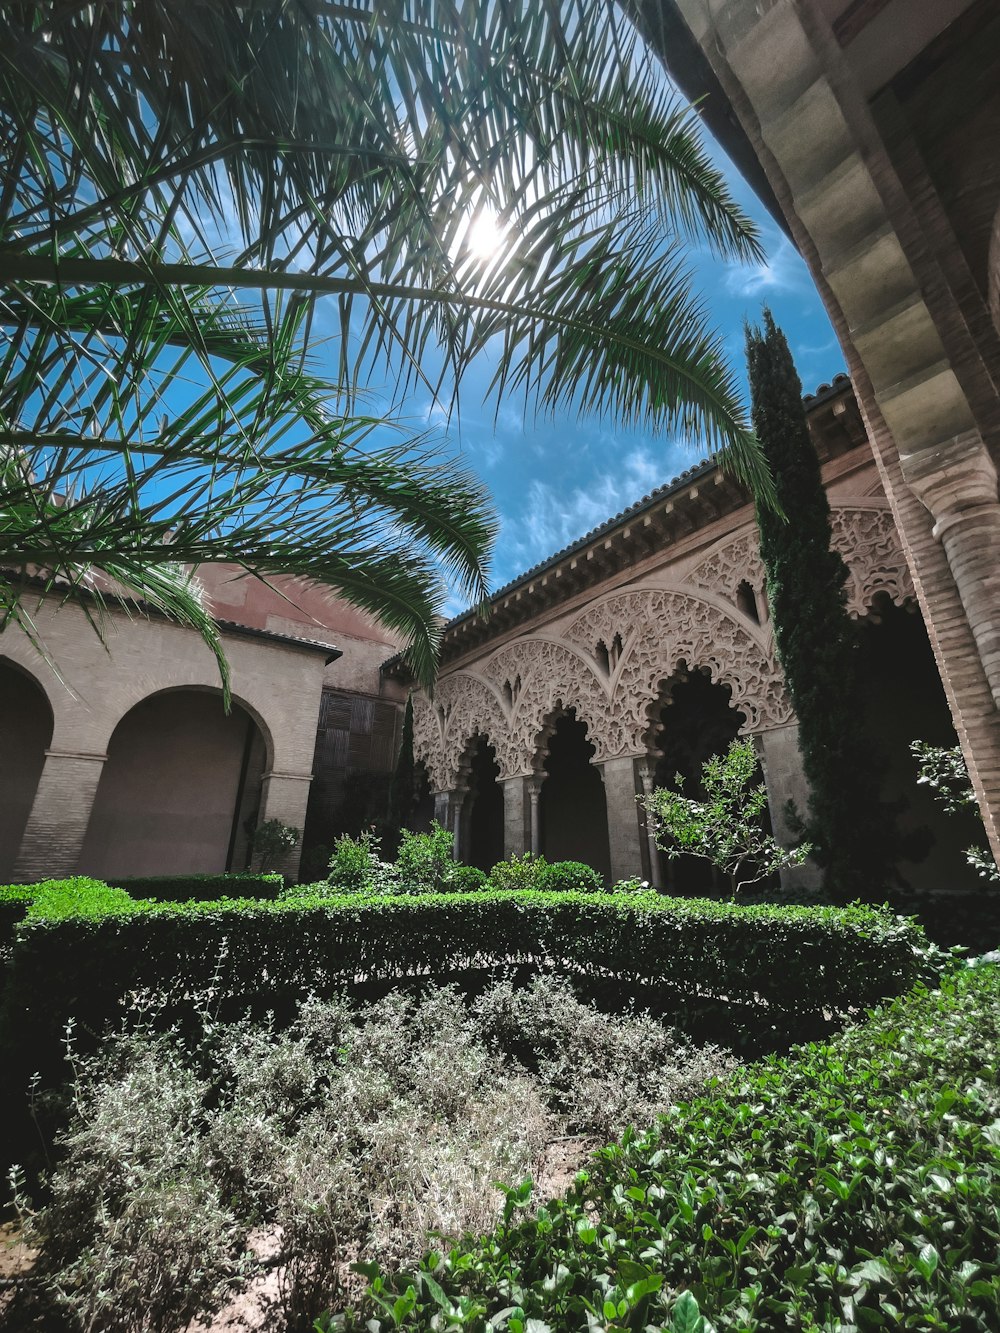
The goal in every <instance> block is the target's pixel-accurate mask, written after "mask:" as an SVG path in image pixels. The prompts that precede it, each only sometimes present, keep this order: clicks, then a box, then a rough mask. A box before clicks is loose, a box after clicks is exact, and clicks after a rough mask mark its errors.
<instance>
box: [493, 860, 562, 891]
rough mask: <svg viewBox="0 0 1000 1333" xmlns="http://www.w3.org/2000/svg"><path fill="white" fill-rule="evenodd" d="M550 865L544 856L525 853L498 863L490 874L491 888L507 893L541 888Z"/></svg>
mask: <svg viewBox="0 0 1000 1333" xmlns="http://www.w3.org/2000/svg"><path fill="white" fill-rule="evenodd" d="M547 865H548V862H547V861H546V859H545V857H544V856H536V855H535V853H534V852H524V853H523V854H522V855H521V856H516V855H511V856H508V857H507V858H506V860H504V861H498V862H497V863H496V865H495V866H494V867H493V869H492V870H491V871H490V874H489V883H490V887H491V888H493V889H500V890H502V891H505V892H512V891H514V890H530V889H538V888H540V887H541V877H542V872H543V871H544V870H545V867H546V866H547Z"/></svg>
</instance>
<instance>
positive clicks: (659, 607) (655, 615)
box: [567, 588, 792, 754]
mask: <svg viewBox="0 0 1000 1333" xmlns="http://www.w3.org/2000/svg"><path fill="white" fill-rule="evenodd" d="M622 626H627V627H628V629H629V633H628V638H627V639H626V642H625V646H624V651H623V653H622V659H621V661H620V663H619V665H618V669H617V671H616V672H615V675H614V677H613V678H612V681H611V686H612V700H611V705H610V712H611V714H612V715H613V717H614V728H615V741H616V745H619V746H620V748H616V749H615V750H614V751H613V753H619V754H620V753H630V754H635V753H637V752H638V751H641V750H643V749H644V748H646V746H647V745H648V743H649V739H650V737H649V732H650V728H651V724H652V720H653V716H654V714H655V712H656V711H657V710H656V705H657V701H658V699H659V695H660V687H661V684H662V682H663V681H664V680H666V679H668V678H669V677H670V676H672V675H673V674H674V672H675V671H676V669H677V665H678V663H679V662H682V661H683V662H685V663H686V664H687V666H688V668H689V669H694V668H695V667H707V668H708V670H709V671H710V672H711V674H712V678H713V679H714V680H717V681H720V682H721V683H723V684H725V685H728V686H729V687H730V689H731V691H732V704H733V707H734V708H736V709H738V710H739V711H740V712H741V713H743V714H744V715H745V717H746V721H745V723H744V725H743V727H742V729H741V730H742V731H743V732H752V731H766V730H768V729H769V728H771V727H777V726H781V725H782V724H783V723H785V722H788V721H789V720H790V718H791V715H792V711H791V704H790V703H789V700H788V696H787V694H786V692H785V685H784V680H783V678H782V675H781V670H780V668H779V667H778V665H777V663H776V662H775V661H774V660H773V659H772V657H771V656H770V654H769V653H768V651H767V650H766V649H765V648H764V647H763V646H762V645H761V643H760V642H759V641H758V640H757V639H756V638H754V637H753V636H752V635H751V634H749V633H748V632H747V630H746V629H744V628H743V626H742V625H740V624H738V623H737V622H736V621H735V620H734V619H732V618H731V617H730V616H728V615H727V614H726V613H725V612H724V611H722V610H721V609H720V608H719V607H716V606H714V605H712V603H710V602H706V601H703V600H702V599H701V598H699V597H694V596H691V595H690V594H688V593H684V592H676V591H671V590H669V589H662V588H644V589H637V590H635V591H631V592H621V593H616V594H615V595H614V596H613V597H609V598H607V599H606V600H605V601H603V602H599V603H598V604H597V605H596V606H592V607H590V608H589V609H588V610H587V611H585V612H584V613H583V615H582V616H579V617H578V618H577V619H576V620H575V621H573V623H572V625H571V626H570V628H569V630H568V632H567V638H568V639H570V641H571V642H573V643H577V644H580V645H581V646H585V645H587V644H596V643H597V642H599V641H600V640H601V639H602V638H603V639H604V640H605V642H606V641H607V635H608V634H613V633H614V632H615V630H616V629H617V628H619V627H622Z"/></svg>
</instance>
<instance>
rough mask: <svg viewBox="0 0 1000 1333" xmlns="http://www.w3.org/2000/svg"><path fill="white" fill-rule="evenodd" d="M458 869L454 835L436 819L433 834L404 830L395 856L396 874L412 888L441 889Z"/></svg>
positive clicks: (432, 828)
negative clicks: (456, 866) (456, 868)
mask: <svg viewBox="0 0 1000 1333" xmlns="http://www.w3.org/2000/svg"><path fill="white" fill-rule="evenodd" d="M454 868H455V838H454V835H453V834H451V833H449V832H448V830H447V829H444V828H442V827H441V825H440V824H439V823H438V822H437V820H436V819H435V820H434V821H433V822H432V823H431V831H430V833H413V832H412V831H411V830H410V829H403V832H402V834H401V836H400V840H399V852H398V853H397V855H396V873H397V874H398V875H399V878H400V881H401V882H402V883H403V884H405V885H407V886H408V887H410V889H411V891H412V889H413V888H417V889H423V890H424V891H426V890H436V891H437V890H441V889H444V888H445V886H446V885H447V883H448V881H449V879H450V877H451V874H452V872H453V870H454Z"/></svg>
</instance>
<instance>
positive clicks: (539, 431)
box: [403, 141, 844, 615]
mask: <svg viewBox="0 0 1000 1333" xmlns="http://www.w3.org/2000/svg"><path fill="white" fill-rule="evenodd" d="M709 146H711V141H709ZM713 156H714V157H715V158H716V159H717V161H718V162H719V163H720V165H722V166H723V168H724V170H725V173H726V176H727V179H728V180H729V182H730V185H731V188H732V189H733V192H734V194H735V195H736V197H737V199H738V201H739V202H740V203H741V204H742V205H743V207H744V208H745V209H746V211H747V212H748V213H749V214H750V215H751V217H753V219H754V220H755V221H756V222H757V223H758V225H759V226H760V228H761V233H762V238H763V242H764V246H765V249H766V252H767V257H766V261H765V262H764V263H762V264H758V265H750V266H747V265H737V264H726V263H722V262H720V261H718V260H716V259H714V258H713V257H712V256H710V255H708V254H700V253H696V254H693V255H692V257H691V261H692V266H693V267H694V269H695V271H696V274H697V283H698V285H699V286H700V290H701V292H702V295H703V298H704V301H705V304H706V306H707V308H708V311H709V313H710V317H711V319H712V322H713V323H714V325H715V326H716V328H718V329H719V331H720V332H721V333H722V334H723V337H724V340H725V346H726V351H727V355H728V357H729V359H730V363H731V365H732V366H733V368H734V369H735V370H736V372H737V373H738V374H739V376H740V379H741V382H742V383H743V384H744V386H745V383H746V376H745V370H744V360H743V322H744V320H745V319H750V320H751V321H755V320H758V319H759V317H760V311H761V306H762V305H763V304H765V303H766V304H767V305H769V306H770V308H771V310H772V311H773V313H774V317H775V319H776V320H777V322H778V323H779V325H781V327H782V328H783V329H784V331H785V334H786V336H787V337H788V340H789V344H790V346H791V348H792V352H793V354H794V356H795V361H796V365H797V367H798V370H799V374H800V376H801V378H802V383H803V388H804V390H805V392H806V393H810V392H812V391H813V390H814V389H815V388H816V387H817V386H818V385H819V384H821V383H824V382H828V381H829V380H830V379H831V378H832V377H833V376H834V375H836V374H837V373H838V372H840V371H842V370H843V369H844V361H843V356H842V354H841V351H840V347H839V345H838V343H837V340H836V337H835V336H834V333H833V329H832V328H831V326H830V322H829V320H828V319H827V317H826V313H825V311H824V310H823V306H822V303H821V301H820V299H819V296H818V294H817V292H816V289H815V287H814V286H813V283H812V279H811V278H810V276H809V272H808V270H807V268H806V266H805V264H804V263H803V262H802V260H801V259H800V257H799V255H798V253H797V252H796V250H795V249H794V247H793V246H792V244H791V242H790V241H789V240H788V239H787V237H786V236H785V235H784V233H783V232H782V231H781V230H780V228H779V227H778V226H777V224H776V223H775V222H774V221H773V220H772V218H771V217H770V216H769V214H768V213H767V211H766V210H765V209H764V207H763V206H762V205H761V203H760V202H759V201H758V200H757V198H756V196H755V195H754V194H753V192H752V191H751V190H750V189H749V187H748V186H747V185H746V184H745V183H744V182H743V180H742V178H741V177H740V176H739V175H738V173H737V172H736V170H735V168H733V167H732V166H731V165H730V164H729V162H728V159H726V158H725V157H724V155H723V154H722V152H721V150H719V149H718V148H717V147H713ZM488 380H489V374H488V367H485V366H484V368H483V371H482V373H481V374H479V373H478V372H477V371H476V370H473V372H472V373H470V375H469V377H468V379H467V380H466V381H465V383H464V385H463V389H462V395H461V418H460V420H457V421H456V420H452V421H451V423H447V422H446V421H445V420H444V413H443V411H442V410H441V409H438V408H436V407H434V406H433V405H432V404H431V403H430V401H429V400H426V399H425V400H424V401H423V402H421V401H420V399H419V396H418V397H416V398H414V399H412V400H411V401H410V402H409V403H408V404H406V405H405V406H404V409H403V415H404V416H408V417H409V418H410V419H411V420H412V419H413V418H414V416H415V415H416V416H417V417H418V418H420V417H422V418H424V419H425V420H426V421H427V422H428V424H429V425H431V426H433V425H435V424H439V425H440V426H441V428H442V430H443V431H444V432H445V437H446V438H447V440H448V441H449V442H450V444H451V447H452V448H453V449H454V451H455V452H456V453H457V454H458V455H459V456H460V457H461V459H462V461H463V462H464V463H465V464H466V465H467V466H468V467H470V468H471V469H472V470H473V471H475V472H476V473H477V474H478V475H479V476H480V477H481V478H482V479H483V481H485V483H486V484H487V486H488V487H489V489H490V491H491V492H492V494H493V499H494V503H495V505H496V508H497V511H498V513H499V516H500V524H501V526H500V535H499V538H498V540H497V546H496V555H495V559H494V562H493V567H492V571H491V574H492V577H491V586H492V587H493V588H497V587H500V586H502V585H503V584H504V583H507V582H509V581H510V580H511V579H513V578H516V577H517V575H518V574H521V573H523V572H524V571H525V570H527V569H529V568H531V566H532V565H535V564H537V563H538V562H539V561H540V560H544V559H545V558H546V557H547V556H549V555H552V554H553V553H554V552H555V551H557V550H559V549H560V548H561V547H563V546H566V545H568V544H569V543H570V542H573V541H575V540H576V539H577V538H579V537H582V536H583V535H584V534H585V533H586V532H588V531H589V530H590V529H591V528H593V527H596V526H597V525H598V524H600V523H602V522H604V521H605V519H607V518H610V517H611V516H612V515H613V514H616V513H618V512H619V511H620V510H622V509H624V508H626V507H627V506H628V505H630V504H633V503H635V501H636V500H639V499H641V498H642V496H643V495H645V494H646V493H647V492H648V491H650V490H651V489H652V488H653V487H655V486H659V485H662V484H663V483H664V482H666V481H669V480H671V478H673V477H675V476H676V475H677V474H678V473H679V472H682V471H683V470H684V469H685V468H687V467H690V466H691V465H692V464H693V463H695V462H697V461H698V459H699V458H700V457H701V456H702V455H701V454H700V453H699V452H698V451H697V450H695V451H692V450H691V449H690V448H689V447H687V446H686V445H683V444H680V443H678V442H677V441H675V440H673V439H672V438H670V437H669V436H654V435H653V434H651V433H644V432H643V431H641V430H621V429H616V428H614V427H613V426H611V425H609V424H608V423H607V422H602V421H598V420H596V419H595V418H587V417H582V418H580V417H575V416H571V415H569V414H566V415H559V416H556V417H554V418H553V417H550V418H532V417H530V416H529V417H528V418H527V419H526V418H525V417H524V414H523V411H522V405H521V402H520V401H518V402H516V403H514V402H511V403H501V405H500V409H499V414H498V415H497V416H496V420H494V413H495V404H493V403H490V404H486V405H484V404H483V403H482V401H481V396H482V392H483V389H484V388H485V386H486V384H487V383H488ZM446 609H447V612H448V614H449V615H455V614H457V613H458V612H460V611H462V610H464V609H465V607H464V604H463V602H462V601H461V599H460V598H455V597H452V598H450V599H449V603H448V606H447V608H446Z"/></svg>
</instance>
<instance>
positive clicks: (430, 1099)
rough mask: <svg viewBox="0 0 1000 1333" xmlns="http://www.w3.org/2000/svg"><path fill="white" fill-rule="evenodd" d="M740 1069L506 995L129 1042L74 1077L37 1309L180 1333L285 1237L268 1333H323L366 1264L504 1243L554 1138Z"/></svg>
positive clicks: (552, 997)
mask: <svg viewBox="0 0 1000 1333" xmlns="http://www.w3.org/2000/svg"><path fill="white" fill-rule="evenodd" d="M512 1002H514V1003H516V1004H517V1005H518V1006H519V1008H518V1015H519V1017H521V1018H522V1019H523V1024H522V1025H521V1026H518V1025H512V1024H511V1023H510V1021H509V1015H510V1008H511V1003H512ZM567 1043H568V1044H569V1045H571V1047H572V1055H573V1059H572V1060H571V1061H568V1060H566V1059H565V1058H561V1057H560V1047H562V1046H564V1045H566V1044H567ZM522 1054H525V1055H526V1056H527V1063H526V1065H522V1063H521V1056H522ZM733 1069H734V1061H733V1060H732V1059H731V1057H728V1056H727V1055H725V1054H724V1053H722V1052H719V1051H715V1050H704V1051H699V1050H695V1049H692V1048H691V1047H690V1046H689V1045H688V1043H686V1042H685V1041H683V1040H682V1039H679V1038H677V1037H676V1035H675V1034H674V1033H672V1032H671V1031H670V1030H669V1029H668V1028H665V1027H663V1025H662V1024H660V1023H657V1022H654V1021H653V1020H651V1019H649V1018H648V1017H646V1016H644V1015H634V1014H630V1013H629V1014H621V1015H608V1014H602V1013H599V1012H597V1011H596V1010H595V1009H594V1008H593V1007H592V1006H590V1005H588V1004H585V1003H582V1002H581V1001H580V1000H579V999H577V998H576V996H575V995H574V994H573V992H572V990H571V989H570V987H569V986H568V985H567V984H566V983H565V982H560V981H558V980H555V979H552V978H539V979H538V980H537V981H536V982H535V983H534V984H533V985H532V987H531V988H530V990H529V991H519V990H516V989H514V988H513V987H511V985H510V984H509V983H505V984H501V985H499V986H495V987H493V988H491V989H489V990H487V991H486V992H485V993H484V994H483V995H482V996H481V997H480V999H479V1001H478V1002H477V1004H476V1005H475V1006H474V1007H473V1008H472V1009H471V1010H470V1009H468V1008H467V1007H466V1006H465V1004H464V1003H463V1001H462V999H461V997H460V996H459V995H458V993H457V992H456V991H453V990H439V989H435V988H430V989H429V990H427V991H425V993H424V994H423V995H422V996H421V998H420V999H419V1001H417V1002H414V1001H413V1000H410V999H408V998H406V997H405V996H404V995H401V994H399V993H395V994H391V995H389V996H387V997H386V998H385V999H383V1000H381V1001H378V1002H377V1003H374V1004H368V1005H364V1006H361V1007H358V1008H353V1007H352V1006H350V1005H349V1004H348V1003H347V1002H346V1001H344V1000H343V999H341V998H334V999H332V1000H330V1001H328V1002H326V1003H320V1002H317V1001H310V1002H308V1003H306V1004H304V1005H303V1006H302V1007H301V1008H300V1009H299V1011H298V1012H297V1014H296V1015H295V1016H294V1020H293V1022H292V1023H291V1024H290V1026H289V1027H287V1028H285V1029H283V1030H281V1031H277V1030H275V1028H274V1027H273V1026H270V1025H264V1026H255V1025H253V1024H251V1023H249V1022H247V1021H241V1022H238V1023H234V1024H220V1023H218V1022H217V1021H215V1020H214V1019H212V1018H210V1017H209V1015H208V1013H207V1012H202V1014H201V1016H200V1021H199V1022H197V1023H196V1024H195V1026H194V1030H193V1032H192V1034H191V1038H190V1039H189V1040H188V1041H187V1042H184V1041H182V1040H181V1039H179V1037H178V1036H177V1034H176V1033H175V1032H170V1033H168V1034H160V1035H156V1034H155V1033H154V1032H153V1031H152V1030H151V1029H150V1028H149V1027H147V1026H146V1025H145V1024H144V1025H142V1026H140V1028H139V1030H138V1031H135V1032H130V1031H128V1030H125V1031H124V1032H122V1033H118V1034H115V1035H113V1036H111V1037H110V1038H109V1039H108V1040H107V1042H106V1043H105V1045H104V1046H103V1048H102V1049H101V1050H100V1051H99V1052H98V1053H97V1054H95V1055H93V1056H84V1057H81V1056H80V1054H79V1052H75V1053H74V1056H73V1077H72V1080H71V1086H70V1089H69V1096H70V1100H71V1103H72V1115H71V1118H70V1121H69V1124H68V1126H67V1128H66V1130H65V1132H64V1134H63V1135H62V1139H61V1143H60V1144H59V1153H58V1158H59V1160H58V1165H57V1167H56V1169H55V1171H54V1172H53V1173H52V1175H51V1178H50V1181H49V1185H50V1189H49V1193H48V1201H47V1202H46V1204H45V1205H44V1206H43V1207H42V1208H40V1209H39V1210H37V1211H35V1210H33V1209H32V1207H31V1204H30V1202H29V1200H28V1198H27V1197H26V1191H25V1190H24V1188H23V1187H22V1188H21V1189H20V1190H19V1191H18V1193H19V1204H20V1211H21V1216H22V1220H23V1221H24V1223H25V1224H26V1226H27V1234H28V1238H29V1239H30V1240H31V1241H32V1242H33V1243H35V1244H38V1245H39V1247H40V1249H41V1255H40V1258H39V1262H38V1265H37V1268H36V1273H35V1275H34V1276H33V1278H32V1279H31V1280H30V1288H29V1290H26V1291H25V1292H24V1296H27V1295H28V1294H29V1292H33V1293H34V1294H35V1296H36V1300H37V1301H39V1302H44V1303H46V1305H47V1309H46V1310H45V1311H44V1313H48V1314H55V1313H57V1312H58V1313H62V1315H63V1316H64V1318H66V1319H68V1321H69V1324H70V1326H71V1327H79V1328H87V1327H100V1328H108V1329H111V1328H114V1329H124V1330H130V1333H131V1331H134V1333H139V1330H145V1329H150V1330H161V1331H162V1333H166V1330H179V1329H181V1328H183V1327H186V1326H187V1324H188V1322H189V1320H190V1319H191V1318H192V1316H193V1315H195V1314H197V1313H205V1312H210V1311H211V1310H212V1309H213V1308H214V1307H215V1306H217V1305H218V1303H219V1301H220V1299H221V1298H222V1296H223V1295H224V1293H225V1290H226V1287H227V1285H231V1284H232V1285H234V1284H236V1283H237V1282H238V1281H239V1280H240V1279H241V1278H242V1277H244V1276H248V1277H253V1276H260V1275H262V1272H263V1271H265V1261H264V1259H263V1257H262V1256H259V1255H257V1254H254V1253H253V1252H252V1243H253V1238H254V1234H256V1235H258V1236H259V1235H260V1234H261V1233H262V1232H264V1233H267V1232H271V1233H274V1232H280V1251H279V1253H278V1262H279V1269H278V1280H277V1296H276V1299H275V1301H274V1303H273V1305H272V1307H271V1308H270V1309H267V1308H265V1309H264V1310H263V1311H262V1312H261V1313H263V1314H265V1315H266V1316H267V1318H266V1319H265V1320H264V1322H263V1324H262V1326H264V1327H267V1328H279V1327H280V1328H286V1329H299V1328H301V1329H303V1330H305V1329H311V1328H312V1327H313V1320H314V1319H315V1317H316V1315H317V1313H318V1312H319V1311H320V1310H321V1309H322V1308H323V1307H324V1305H328V1304H330V1303H333V1302H336V1303H341V1302H343V1301H344V1299H345V1296H346V1297H348V1298H349V1296H350V1294H351V1292H350V1291H348V1292H345V1290H344V1287H343V1285H342V1284H343V1282H344V1279H345V1278H347V1279H348V1281H352V1280H353V1282H354V1291H355V1292H358V1291H359V1290H360V1283H359V1281H358V1279H357V1278H356V1277H355V1278H354V1279H351V1278H350V1277H349V1272H348V1266H349V1264H350V1263H351V1262H352V1261H354V1262H356V1263H360V1264H362V1265H365V1266H369V1265H373V1264H374V1265H377V1264H386V1263H399V1262H412V1263H415V1262H417V1261H418V1260H419V1257H420V1255H421V1254H422V1253H423V1252H424V1250H425V1248H426V1245H427V1243H428V1240H429V1237H428V1233H429V1232H431V1231H433V1232H436V1233H438V1234H437V1235H436V1236H435V1237H434V1243H435V1244H437V1245H438V1246H440V1244H441V1238H442V1236H444V1237H447V1238H451V1239H452V1240H454V1241H457V1239H458V1237H459V1236H460V1235H461V1234H462V1233H463V1232H466V1231H468V1230H473V1229H474V1230H477V1231H481V1230H484V1229H487V1228H489V1227H492V1226H493V1225H494V1224H495V1222H496V1219H497V1216H498V1213H499V1211H500V1207H501V1204H502V1198H503V1196H502V1194H501V1193H500V1191H499V1189H498V1188H497V1186H496V1185H495V1183H494V1182H495V1181H496V1180H498V1179H506V1180H520V1179H523V1178H524V1177H525V1176H526V1175H537V1174H538V1172H539V1169H540V1168H541V1167H542V1166H543V1162H544V1154H545V1150H546V1147H547V1145H548V1143H549V1142H550V1141H551V1140H552V1139H553V1138H556V1137H561V1136H563V1135H564V1134H565V1132H566V1130H567V1129H573V1130H575V1131H576V1132H578V1133H583V1134H594V1133H599V1134H602V1135H603V1134H606V1133H607V1132H610V1131H618V1130H620V1129H621V1128H622V1127H623V1126H624V1125H625V1124H626V1123H627V1124H640V1125H643V1126H645V1125H647V1124H649V1123H650V1122H651V1121H652V1120H653V1118H654V1116H655V1114H656V1112H657V1111H659V1110H662V1109H665V1108H666V1107H667V1106H669V1105H671V1104H672V1103H673V1102H674V1101H676V1099H677V1098H678V1096H682V1095H685V1094H688V1093H693V1092H695V1091H698V1090H700V1089H701V1088H702V1087H704V1086H705V1084H706V1083H707V1082H709V1081H711V1080H713V1079H717V1078H722V1077H726V1076H728V1075H729V1074H731V1073H732V1071H733ZM605 1092H607V1093H609V1094H610V1097H605V1096H604V1095H603V1094H604V1093H605ZM248 1249H249V1250H250V1252H247V1251H248ZM21 1313H23V1308H22V1310H21V1311H17V1312H16V1314H21ZM39 1313H40V1314H41V1313H42V1312H39ZM11 1322H12V1327H13V1326H14V1322H15V1321H14V1320H13V1319H12V1321H11ZM18 1326H28V1321H27V1320H24V1321H23V1322H22V1323H21V1324H18ZM30 1326H32V1327H43V1326H44V1327H49V1326H50V1325H49V1324H48V1323H46V1322H45V1321H44V1320H43V1319H42V1318H39V1320H38V1321H37V1323H33V1324H31V1325H30Z"/></svg>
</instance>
